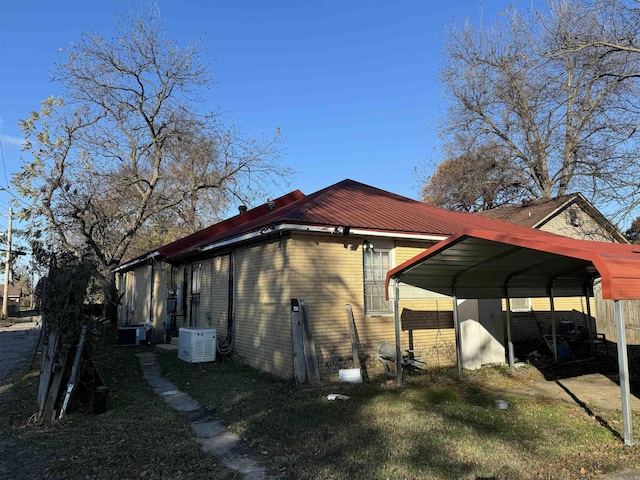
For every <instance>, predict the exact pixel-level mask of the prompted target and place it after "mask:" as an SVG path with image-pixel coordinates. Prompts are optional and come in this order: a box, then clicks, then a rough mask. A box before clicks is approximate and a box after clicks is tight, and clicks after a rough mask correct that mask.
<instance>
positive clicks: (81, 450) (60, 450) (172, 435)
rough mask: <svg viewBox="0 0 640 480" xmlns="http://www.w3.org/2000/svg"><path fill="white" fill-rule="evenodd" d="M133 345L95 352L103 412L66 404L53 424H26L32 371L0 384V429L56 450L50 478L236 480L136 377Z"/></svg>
mask: <svg viewBox="0 0 640 480" xmlns="http://www.w3.org/2000/svg"><path fill="white" fill-rule="evenodd" d="M137 351H140V348H134V347H116V346H113V345H111V346H104V347H102V348H101V349H100V350H99V352H98V356H97V358H96V362H97V363H98V364H99V365H100V372H101V374H102V376H103V378H104V380H105V383H106V384H107V386H108V388H109V397H108V403H107V405H108V411H107V413H105V414H102V415H94V414H92V413H91V408H90V406H89V405H78V402H76V403H75V404H72V408H71V410H70V412H69V414H68V415H67V416H65V417H64V418H63V419H62V420H61V421H59V422H57V423H55V424H53V425H43V424H39V423H37V422H33V420H32V419H31V417H32V414H34V412H36V411H37V404H36V393H37V389H38V378H39V377H38V371H37V370H36V371H32V372H26V371H22V372H18V373H16V374H15V375H14V376H13V378H12V379H11V381H9V382H6V383H5V384H4V385H3V386H2V387H0V390H1V391H2V392H3V395H4V397H5V402H4V403H3V404H0V435H3V436H5V435H12V436H15V437H19V439H20V440H21V441H20V445H24V442H22V440H24V441H25V442H26V444H27V445H29V446H31V447H33V448H34V452H35V453H34V455H36V454H37V452H38V449H43V450H55V451H56V452H57V454H58V458H57V459H56V460H55V461H54V462H53V464H52V465H51V467H50V470H49V472H48V473H49V475H50V476H51V478H56V479H58V478H64V479H85V480H86V479H94V480H98V479H105V480H106V479H134V478H135V479H139V478H145V479H185V480H186V479H193V480H196V479H223V478H224V479H227V478H228V479H239V478H241V476H239V475H236V474H235V472H233V471H231V470H228V469H227V468H226V467H224V466H223V465H222V463H221V462H220V460H219V459H218V458H216V457H213V456H211V455H206V454H204V453H203V452H201V450H200V445H199V443H198V442H197V439H196V437H195V436H194V435H193V434H192V432H191V427H190V426H189V424H188V423H187V422H186V421H185V420H184V419H183V418H182V417H181V416H180V415H179V414H178V413H176V412H175V411H173V410H172V409H171V408H169V406H168V405H167V404H166V403H165V402H163V401H162V400H161V399H160V398H159V397H157V396H156V395H155V394H154V393H153V391H152V390H151V388H150V387H149V386H148V385H147V383H146V382H145V381H144V379H143V378H142V373H141V370H140V366H139V362H138V359H137V357H135V353H136V352H137Z"/></svg>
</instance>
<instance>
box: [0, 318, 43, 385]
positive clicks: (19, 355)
mask: <svg viewBox="0 0 640 480" xmlns="http://www.w3.org/2000/svg"><path fill="white" fill-rule="evenodd" d="M38 320H39V318H38V317H32V321H30V322H20V323H15V324H13V325H10V326H8V327H0V382H3V381H4V380H5V379H6V378H7V377H8V376H9V375H10V374H11V372H13V371H14V370H15V369H17V368H19V367H21V366H22V365H23V364H24V363H25V362H26V361H27V360H29V361H30V360H31V358H32V357H33V351H34V349H35V348H36V342H37V341H38V337H39V335H40V324H39V321H38ZM0 384H1V383H0Z"/></svg>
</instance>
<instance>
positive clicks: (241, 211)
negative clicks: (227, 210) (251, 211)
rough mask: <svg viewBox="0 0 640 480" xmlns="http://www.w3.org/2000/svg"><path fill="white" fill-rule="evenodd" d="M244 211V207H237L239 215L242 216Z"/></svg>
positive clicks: (245, 207) (245, 208)
mask: <svg viewBox="0 0 640 480" xmlns="http://www.w3.org/2000/svg"><path fill="white" fill-rule="evenodd" d="M246 211H247V206H246V205H240V206H239V207H238V212H240V215H242V214H243V213H244V212H246Z"/></svg>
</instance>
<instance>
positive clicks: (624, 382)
mask: <svg viewBox="0 0 640 480" xmlns="http://www.w3.org/2000/svg"><path fill="white" fill-rule="evenodd" d="M614 312H615V321H616V333H617V334H618V369H619V371H620V397H621V398H622V427H623V429H624V444H625V445H628V446H631V445H633V424H632V423H631V403H630V402H629V396H630V395H631V389H630V388H629V359H628V358H627V335H626V331H625V325H624V314H623V312H622V304H621V303H620V300H615V301H614Z"/></svg>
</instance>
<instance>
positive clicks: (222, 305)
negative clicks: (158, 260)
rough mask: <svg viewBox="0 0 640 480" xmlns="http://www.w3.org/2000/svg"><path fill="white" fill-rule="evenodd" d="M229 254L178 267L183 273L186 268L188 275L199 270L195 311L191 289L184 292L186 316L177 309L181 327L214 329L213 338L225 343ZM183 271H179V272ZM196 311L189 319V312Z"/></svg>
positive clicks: (226, 334) (226, 333)
mask: <svg viewBox="0 0 640 480" xmlns="http://www.w3.org/2000/svg"><path fill="white" fill-rule="evenodd" d="M231 255H232V254H231V253H225V254H222V255H217V256H215V257H209V258H205V259H202V260H198V261H197V262H191V263H189V264H186V265H181V266H180V267H179V268H180V269H182V268H184V267H185V266H186V267H187V273H188V275H191V271H192V269H193V268H194V267H195V268H197V267H198V266H199V268H200V282H201V284H200V305H199V308H198V309H193V310H192V309H191V306H192V302H193V299H192V297H191V294H190V292H191V287H190V284H189V287H188V288H187V292H186V293H187V302H186V304H187V309H186V311H187V315H184V312H183V311H182V310H181V309H179V311H180V313H181V314H182V316H180V317H179V321H178V325H179V326H180V327H184V326H189V324H190V323H191V322H192V321H193V324H194V325H197V326H199V327H206V328H215V329H216V336H218V337H219V338H221V339H222V340H226V338H227V336H228V332H227V326H228V305H229V280H230V279H229V275H230V265H231V260H230V259H231ZM180 271H182V270H180ZM194 310H197V311H196V313H197V316H196V317H195V318H192V316H191V312H192V311H194Z"/></svg>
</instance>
